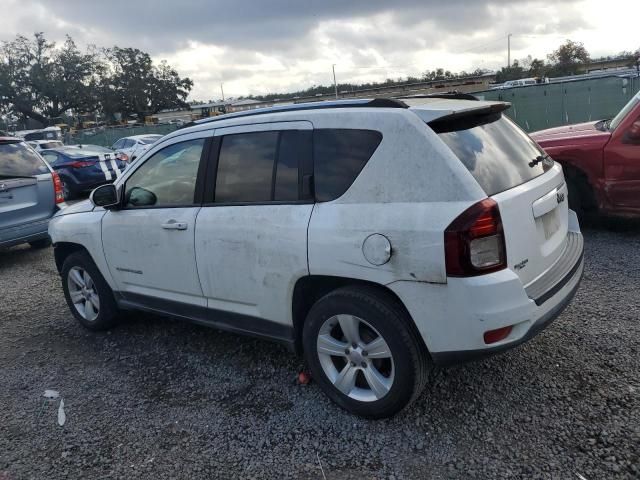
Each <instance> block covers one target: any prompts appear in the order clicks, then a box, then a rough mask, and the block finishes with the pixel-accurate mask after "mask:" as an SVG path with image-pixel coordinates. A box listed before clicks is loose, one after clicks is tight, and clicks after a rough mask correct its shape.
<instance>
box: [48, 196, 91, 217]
mask: <svg viewBox="0 0 640 480" xmlns="http://www.w3.org/2000/svg"><path fill="white" fill-rule="evenodd" d="M94 208H95V206H94V205H93V203H91V200H88V199H87V200H82V201H81V202H78V203H74V204H73V205H69V204H66V206H64V207H62V208H61V209H60V211H59V212H58V213H57V214H56V216H61V215H71V214H73V213H85V212H91V211H92V210H93V209H94Z"/></svg>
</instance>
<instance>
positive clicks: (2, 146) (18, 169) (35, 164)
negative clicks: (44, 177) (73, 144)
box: [0, 143, 49, 178]
mask: <svg viewBox="0 0 640 480" xmlns="http://www.w3.org/2000/svg"><path fill="white" fill-rule="evenodd" d="M41 173H49V169H48V168H47V166H46V165H45V163H44V161H43V160H42V159H41V158H40V156H39V155H38V154H37V153H36V152H34V151H33V150H32V149H31V148H29V147H27V145H26V144H24V143H0V177H3V178H6V177H32V176H34V175H39V174H41Z"/></svg>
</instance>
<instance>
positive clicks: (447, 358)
mask: <svg viewBox="0 0 640 480" xmlns="http://www.w3.org/2000/svg"><path fill="white" fill-rule="evenodd" d="M582 264H583V263H582V261H580V262H578V266H580V265H582ZM574 274H575V271H574ZM581 280H582V273H581V274H580V279H579V280H578V282H577V283H576V285H575V286H574V287H573V288H572V289H571V291H570V292H569V294H568V295H567V296H566V297H565V298H563V299H562V301H561V302H560V303H558V304H557V305H556V306H554V307H553V308H552V309H551V310H549V311H548V312H547V313H546V314H545V315H544V316H543V317H541V318H540V319H538V321H537V322H536V323H535V324H533V326H532V327H531V328H530V329H529V331H528V332H527V333H526V334H525V335H524V336H523V337H522V338H520V339H518V340H516V341H515V342H511V343H508V344H505V345H500V346H499V347H493V348H486V349H481V350H461V351H451V352H431V358H432V359H433V362H434V363H435V364H437V365H441V366H449V365H456V364H460V363H466V362H471V361H475V360H481V359H483V358H486V357H490V356H492V355H497V354H499V353H504V352H506V351H508V350H511V349H512V348H514V347H517V346H518V345H522V344H523V343H525V342H527V341H529V340H531V339H532V338H533V337H535V336H536V335H538V334H539V333H540V332H541V331H542V330H544V329H545V328H547V327H548V326H549V325H550V324H551V322H553V320H555V319H556V318H557V317H558V316H559V315H560V314H561V313H562V312H563V310H564V309H565V308H566V307H567V305H569V303H570V302H571V300H572V299H573V297H574V296H575V294H576V292H577V291H578V288H579V287H580V282H581Z"/></svg>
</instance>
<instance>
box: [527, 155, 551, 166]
mask: <svg viewBox="0 0 640 480" xmlns="http://www.w3.org/2000/svg"><path fill="white" fill-rule="evenodd" d="M547 156H548V155H545V156H542V155H538V156H537V157H536V158H534V159H533V160H531V161H530V162H529V166H530V167H531V168H533V167H535V166H536V165H537V164H539V163H542V162H544V161H545V159H546V158H547Z"/></svg>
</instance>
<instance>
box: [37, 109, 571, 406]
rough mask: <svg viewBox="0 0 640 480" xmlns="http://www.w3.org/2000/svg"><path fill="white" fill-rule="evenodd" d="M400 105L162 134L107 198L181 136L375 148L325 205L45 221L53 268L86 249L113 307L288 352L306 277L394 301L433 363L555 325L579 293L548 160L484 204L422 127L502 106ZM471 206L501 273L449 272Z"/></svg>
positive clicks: (297, 343) (207, 206)
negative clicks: (453, 241) (323, 140)
mask: <svg viewBox="0 0 640 480" xmlns="http://www.w3.org/2000/svg"><path fill="white" fill-rule="evenodd" d="M405 101H406V103H407V104H408V105H409V108H392V107H391V106H389V107H388V108H387V107H386V106H377V105H376V106H373V105H374V103H372V104H371V105H372V106H367V105H362V104H355V103H354V104H353V106H350V105H349V104H348V103H346V104H345V103H344V102H338V103H341V104H339V105H337V106H336V108H331V106H330V105H327V106H326V107H324V108H313V107H312V108H308V109H306V108H300V109H294V108H291V109H282V111H278V110H277V109H274V110H272V111H265V112H264V113H260V114H251V115H236V116H234V115H229V116H225V117H218V118H216V119H215V120H214V121H208V122H207V121H205V122H202V123H200V124H197V125H195V126H193V127H190V128H186V129H183V130H179V131H177V132H174V133H172V134H170V135H167V136H166V137H164V138H163V139H162V140H161V141H160V142H158V143H156V144H154V145H153V146H152V147H151V148H150V150H149V151H148V152H146V153H145V154H144V155H143V156H142V157H141V158H140V159H139V160H138V161H137V162H136V163H135V164H134V165H132V166H131V167H130V168H129V169H128V170H127V171H126V172H125V173H124V174H123V175H122V177H120V178H119V179H118V180H116V182H114V186H115V187H116V189H119V190H121V189H123V188H125V185H126V184H127V181H128V179H129V178H130V177H131V176H132V175H134V174H135V172H136V171H137V170H138V169H139V168H140V167H142V166H143V165H144V164H145V162H146V161H147V160H148V159H150V158H152V157H153V156H154V155H155V154H156V153H157V152H160V151H162V149H165V148H167V147H170V146H171V145H173V144H177V143H180V142H185V141H189V140H199V139H203V140H204V141H206V142H207V143H205V148H207V146H208V148H211V145H218V146H217V147H216V148H219V144H217V143H215V142H216V141H218V140H220V139H221V138H224V137H226V136H231V135H237V134H243V133H252V132H253V133H255V132H266V131H278V132H282V131H287V130H295V131H309V132H313V131H318V130H323V129H363V130H370V131H375V132H379V133H380V134H381V137H382V140H381V141H380V143H379V145H378V146H377V148H376V149H375V151H374V153H373V154H372V156H371V157H370V159H369V160H368V161H367V162H366V164H365V165H364V167H363V168H362V170H361V171H360V173H359V174H358V175H357V176H356V178H355V180H354V181H353V183H352V184H350V186H348V188H347V190H346V191H345V192H344V193H343V194H342V195H340V196H339V197H338V198H335V199H331V200H329V201H315V200H313V199H310V198H309V199H307V200H301V201H296V202H256V203H250V202H249V203H242V202H241V203H234V202H227V203H225V202H222V203H215V202H214V203H212V202H207V201H203V202H201V203H194V204H193V205H188V206H183V207H180V208H176V207H172V208H159V207H154V208H142V209H139V208H134V209H126V208H123V209H120V208H117V209H113V208H109V209H107V210H105V209H103V208H101V207H94V206H93V204H92V203H91V202H89V201H86V202H83V203H81V204H77V205H75V206H73V207H71V208H69V209H66V210H65V211H64V212H62V213H61V214H59V215H58V216H56V217H55V218H54V219H53V220H52V221H51V223H50V227H49V233H50V236H51V238H52V239H53V242H54V244H55V245H56V260H57V262H58V267H59V268H61V267H62V264H63V262H64V260H65V256H67V255H69V252H73V251H76V250H77V249H78V248H81V249H84V250H86V252H88V254H89V255H90V257H91V259H92V260H93V262H95V265H96V266H97V268H98V269H99V271H100V273H101V274H102V276H103V277H104V279H105V281H106V283H108V286H109V287H110V289H111V290H112V291H113V292H114V296H115V298H116V301H117V304H118V306H119V307H120V308H134V309H144V310H151V311H156V312H161V313H168V314H171V315H173V316H178V317H183V318H187V319H189V320H192V321H196V322H200V323H205V324H210V325H213V326H216V327H218V328H223V329H227V330H231V331H237V332H241V333H250V334H254V335H259V336H262V337H268V338H272V339H277V340H281V341H284V342H286V343H288V344H290V345H292V346H294V347H295V348H297V349H301V348H302V342H303V340H301V331H302V329H303V325H304V322H305V318H304V316H305V314H306V312H307V311H308V308H307V310H305V309H304V307H301V306H300V305H305V298H306V297H309V298H311V297H313V294H312V293H310V292H311V290H309V289H311V288H313V286H314V285H316V284H317V283H315V282H316V280H317V279H321V281H322V282H323V283H322V285H325V286H324V287H323V288H326V284H327V282H329V283H331V282H332V281H335V282H337V283H336V285H337V286H341V287H343V286H344V285H349V284H350V282H353V283H357V284H362V285H365V284H366V285H370V286H373V287H376V288H379V291H380V295H381V297H383V296H385V295H387V294H388V295H389V296H392V297H393V298H395V299H396V300H397V301H398V302H400V303H401V305H402V308H404V309H406V312H407V313H408V316H409V317H410V319H411V322H412V323H413V325H414V326H415V329H416V330H417V332H419V337H420V341H421V342H423V345H424V347H425V348H426V351H427V352H428V355H429V356H430V358H431V360H432V361H434V362H436V363H441V364H449V363H455V362H459V361H464V360H468V359H472V358H475V357H478V356H483V355H486V354H487V353H493V352H498V351H502V350H505V349H507V348H509V347H511V346H515V345H517V344H519V343H521V342H523V341H525V340H527V339H528V338H530V337H531V336H533V335H534V334H535V333H537V332H538V331H539V330H541V329H542V328H543V327H544V326H546V325H547V324H548V323H549V322H550V321H551V320H552V319H553V318H555V317H556V316H557V315H558V314H559V313H560V312H561V310H562V309H563V308H564V306H566V304H567V303H568V302H569V301H570V299H571V298H572V296H573V294H574V292H575V290H576V289H577V287H578V284H579V282H580V278H581V274H582V269H583V263H582V262H583V261H582V236H581V234H580V230H579V226H578V223H577V219H576V217H575V215H574V214H573V212H571V211H569V210H568V208H567V202H566V201H564V198H565V196H566V186H565V183H564V178H563V174H562V169H561V167H560V166H559V165H557V164H553V163H552V162H551V161H550V160H549V159H545V172H544V173H542V174H540V175H538V176H536V177H535V178H533V179H531V180H528V181H525V182H524V183H521V184H518V185H515V186H514V187H513V188H509V189H507V190H505V191H502V192H499V193H496V194H491V195H489V198H488V195H487V193H486V192H485V190H483V188H482V187H481V185H480V184H479V183H478V181H477V180H476V179H475V178H474V176H473V175H471V174H470V171H469V170H468V169H467V168H465V165H463V163H462V162H461V161H460V160H459V158H457V156H456V154H454V152H453V150H452V149H451V148H449V146H448V145H447V144H446V143H445V142H443V141H442V140H441V137H439V135H438V134H437V133H435V131H434V129H432V128H430V127H429V126H428V125H436V124H437V121H438V120H439V119H440V120H442V119H445V120H446V119H449V118H457V116H461V115H462V116H464V115H466V113H465V112H471V113H473V112H477V111H481V110H482V111H486V112H490V114H491V115H497V116H498V117H499V116H500V113H499V112H500V111H501V110H504V108H505V107H506V106H505V105H504V104H500V103H499V102H477V101H471V100H453V99H433V98H429V99H407V100H405ZM338 107H339V108H338ZM483 109H484V110H483ZM496 112H498V113H496ZM487 114H489V113H487ZM465 118H466V117H465ZM505 121H506V120H505ZM433 122H435V123H433ZM433 128H435V127H433ZM508 128H512V127H508ZM514 128H515V127H514ZM519 134H520V135H522V136H523V141H528V140H527V139H524V137H526V135H525V134H524V133H522V132H520V133H519ZM531 148H534V147H531ZM205 156H206V155H205ZM205 156H203V158H205ZM532 160H534V159H532ZM535 162H537V161H535ZM535 162H534V166H535ZM531 168H534V167H531ZM536 168H538V167H536ZM525 170H526V168H525ZM525 173H526V172H525ZM274 175H275V174H274ZM203 188H204V189H205V195H206V189H207V188H208V187H206V186H205V187H203ZM481 202H490V203H486V205H490V204H491V205H493V206H494V207H492V208H493V210H491V211H492V212H496V211H499V214H498V217H499V232H498V234H499V235H502V240H500V241H503V242H504V245H503V246H502V247H500V248H502V252H501V253H500V255H504V258H503V259H502V261H503V264H502V265H501V266H500V267H499V268H498V269H497V270H495V271H491V270H489V271H488V272H487V273H484V272H482V271H479V272H475V273H474V274H472V275H465V274H464V273H463V274H456V273H455V272H454V273H451V271H449V268H450V267H449V266H448V265H447V261H448V260H446V258H445V257H446V255H447V253H446V250H447V249H449V248H450V247H448V246H447V245H446V243H447V241H446V238H447V237H446V235H447V234H446V233H445V231H447V230H448V228H449V229H450V228H451V226H452V225H453V224H454V223H455V220H456V219H457V218H459V217H461V216H463V215H464V214H465V212H468V211H469V210H470V209H472V208H474V206H477V205H478V204H479V203H481ZM483 205H485V204H483ZM500 232H502V233H500ZM449 235H454V236H455V234H454V233H449ZM460 238H462V237H460ZM488 241H489V242H491V241H492V240H488ZM505 249H506V252H505ZM480 255H482V252H481V253H480ZM563 259H565V260H564V261H563ZM569 263H570V264H569ZM317 281H320V280H317ZM336 288H337V287H336ZM374 296H375V295H374ZM301 309H302V310H301ZM301 311H302V314H301V313H300V312H301ZM300 317H302V318H300ZM412 328H413V327H412ZM496 332H497V333H496ZM488 333H489V337H488V336H487V334H488ZM354 345H355V344H354ZM349 348H350V347H349ZM354 349H355V346H354ZM358 351H359V352H360V353H362V352H361V350H358ZM365 353H366V352H365ZM349 355H351V356H349V357H348V358H350V359H352V360H353V358H354V355H356V354H355V353H350V354H349ZM358 355H359V354H358ZM357 358H358V359H361V357H360V356H358V357H357ZM351 364H352V365H354V363H353V362H352V363H351ZM363 365H364V362H363ZM358 368H359V367H358ZM346 369H347V367H345V370H346ZM363 371H364V368H363ZM343 373H344V372H343ZM400 374H402V372H400ZM396 375H397V374H396ZM329 376H330V375H329ZM389 378H392V377H389ZM334 380H335V379H334ZM356 390H357V388H356ZM360 390H363V389H360ZM354 391H355V390H354ZM360 393H362V392H360ZM372 398H373V397H372ZM351 399H355V400H354V401H360V402H361V403H367V402H368V401H369V400H371V399H370V398H369V397H366V395H364V394H362V395H360V396H357V395H355V396H354V395H351ZM376 399H377V400H378V401H379V402H382V400H380V398H379V396H376V397H375V398H374V400H376ZM334 400H336V398H334ZM336 401H338V403H340V404H341V405H343V406H346V407H347V408H350V409H352V411H356V409H355V407H353V406H352V405H351V404H349V405H345V404H344V403H341V402H340V401H339V400H336ZM349 401H351V400H349ZM374 403H375V402H374ZM358 413H361V414H362V411H358ZM365 414H367V413H365ZM371 415H373V416H375V415H377V413H371ZM381 415H382V414H381Z"/></svg>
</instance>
